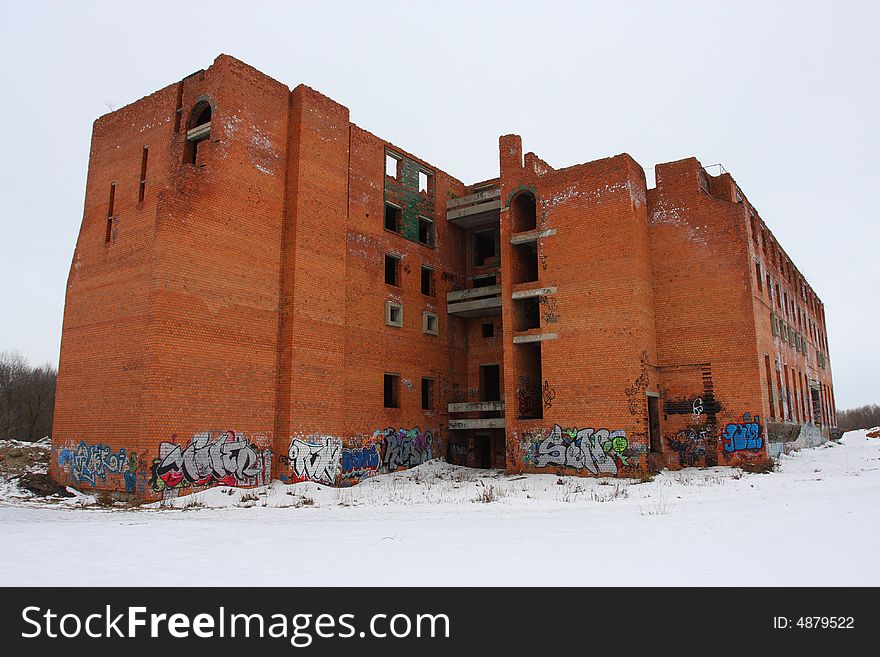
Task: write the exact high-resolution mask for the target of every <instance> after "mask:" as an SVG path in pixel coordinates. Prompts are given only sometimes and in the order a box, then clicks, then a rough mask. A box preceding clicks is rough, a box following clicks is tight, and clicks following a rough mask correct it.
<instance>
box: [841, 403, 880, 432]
mask: <svg viewBox="0 0 880 657" xmlns="http://www.w3.org/2000/svg"><path fill="white" fill-rule="evenodd" d="M837 426H838V427H839V428H840V429H842V430H843V431H852V430H853V429H873V428H874V427H880V406H878V405H877V404H866V405H865V406H859V407H858V408H851V409H849V410H847V411H837Z"/></svg>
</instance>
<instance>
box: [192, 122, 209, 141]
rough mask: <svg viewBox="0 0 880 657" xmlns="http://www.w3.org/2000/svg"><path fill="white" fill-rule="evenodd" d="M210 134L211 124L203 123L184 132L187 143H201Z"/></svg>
mask: <svg viewBox="0 0 880 657" xmlns="http://www.w3.org/2000/svg"><path fill="white" fill-rule="evenodd" d="M209 134H211V122H210V121H208V122H207V123H203V124H202V125H197V126H196V127H195V128H193V129H192V130H187V131H186V139H187V141H201V140H203V139H206V138H207V137H208V135H209Z"/></svg>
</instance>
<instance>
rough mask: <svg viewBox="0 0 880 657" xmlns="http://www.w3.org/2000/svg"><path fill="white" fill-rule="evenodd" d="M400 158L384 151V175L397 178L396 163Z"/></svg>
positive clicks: (397, 163) (398, 162)
mask: <svg viewBox="0 0 880 657" xmlns="http://www.w3.org/2000/svg"><path fill="white" fill-rule="evenodd" d="M399 164H400V159H398V158H396V157H394V156H393V155H392V154H391V153H385V175H386V176H391V177H392V178H394V179H395V180H396V179H397V171H398V165H399Z"/></svg>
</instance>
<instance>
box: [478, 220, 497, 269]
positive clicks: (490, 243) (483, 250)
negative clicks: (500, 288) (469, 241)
mask: <svg viewBox="0 0 880 657" xmlns="http://www.w3.org/2000/svg"><path fill="white" fill-rule="evenodd" d="M498 241H499V235H498V229H489V230H481V231H477V232H475V233H474V266H476V267H485V266H488V265H495V264H498V263H497V261H496V259H495V258H496V256H497V255H498V251H499V250H498V247H499V243H498Z"/></svg>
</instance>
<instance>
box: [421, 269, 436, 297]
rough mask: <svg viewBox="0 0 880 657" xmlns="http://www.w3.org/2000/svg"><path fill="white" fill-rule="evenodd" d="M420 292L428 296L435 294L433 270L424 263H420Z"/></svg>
mask: <svg viewBox="0 0 880 657" xmlns="http://www.w3.org/2000/svg"><path fill="white" fill-rule="evenodd" d="M422 294H424V295H425V296H429V297H433V296H434V295H435V290H434V270H433V269H431V268H430V267H426V266H425V265H422Z"/></svg>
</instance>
